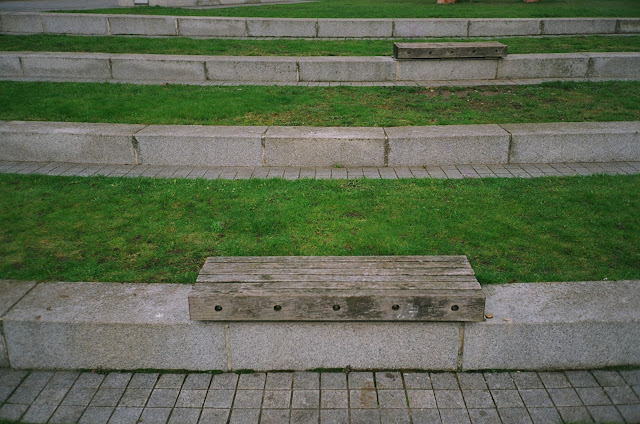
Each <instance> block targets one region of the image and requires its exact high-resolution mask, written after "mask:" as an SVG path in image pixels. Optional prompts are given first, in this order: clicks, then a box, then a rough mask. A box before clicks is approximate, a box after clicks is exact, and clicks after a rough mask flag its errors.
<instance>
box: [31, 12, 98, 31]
mask: <svg viewBox="0 0 640 424" xmlns="http://www.w3.org/2000/svg"><path fill="white" fill-rule="evenodd" d="M41 19H42V32H45V33H51V34H74V35H107V34H109V26H108V24H107V18H106V15H91V16H89V17H85V16H82V15H76V14H70V13H52V14H43V15H41Z"/></svg>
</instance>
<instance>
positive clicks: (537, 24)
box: [0, 12, 640, 38]
mask: <svg viewBox="0 0 640 424" xmlns="http://www.w3.org/2000/svg"><path fill="white" fill-rule="evenodd" d="M41 16H46V17H47V25H43V24H42V19H41ZM29 19H31V20H33V21H34V23H31V22H30V21H29ZM112 19H113V20H114V21H117V24H116V25H114V26H113V28H114V29H112V25H111V20H112ZM234 19H239V20H241V21H244V22H248V21H247V20H248V19H249V18H234ZM57 20H58V21H60V22H56V21H57ZM71 20H73V22H74V25H72V26H69V27H68V28H69V32H68V33H69V34H84V35H116V34H134V35H143V36H157V35H163V36H200V37H206V36H211V37H261V36H274V37H312V38H326V37H331V38H333V37H347V38H349V37H355V38H367V37H403V38H406V37H442V36H447V37H469V36H479V35H482V36H504V35H523V36H536V35H552V34H563V35H568V34H617V33H620V34H636V33H640V19H637V18H539V19H351V20H340V19H330V18H322V19H312V20H309V19H296V18H288V19H287V18H285V19H283V18H251V19H250V20H251V22H252V25H253V26H254V27H255V25H258V26H259V27H260V28H262V29H264V30H265V31H263V30H259V31H257V32H254V31H251V30H248V29H247V28H242V26H238V25H233V24H232V25H230V22H231V21H232V19H231V18H224V17H220V18H218V17H210V18H209V17H204V18H198V21H200V22H201V23H202V25H200V27H199V29H198V30H196V31H195V32H194V28H193V26H191V25H189V26H188V28H185V31H184V32H182V31H181V28H180V23H181V21H183V20H184V21H185V22H186V21H187V20H190V21H192V20H193V18H192V17H181V16H155V15H117V14H112V15H103V14H67V13H65V14H53V13H34V12H3V13H0V32H2V33H25V34H28V33H42V32H44V33H46V32H47V27H51V28H56V29H55V32H56V33H65V31H64V24H65V23H67V22H70V21H71ZM127 20H129V21H131V22H135V25H133V26H132V27H131V28H130V29H127V27H126V25H125V27H123V26H122V23H123V22H125V21H127ZM83 21H86V22H83ZM101 21H103V22H101ZM304 21H307V22H309V21H314V22H315V25H310V24H311V22H309V24H306V23H303V22H304ZM18 22H25V23H28V24H27V25H28V27H26V28H24V27H23V28H18V27H16V24H17V23H18ZM205 22H206V23H205ZM244 22H243V26H244ZM287 23H290V25H289V24H287ZM345 23H346V24H345ZM314 26H315V31H314V28H313V27H314ZM207 27H209V28H210V32H208V30H207ZM247 27H248V25H247ZM288 27H290V28H291V31H289V30H288V29H287V28H288ZM323 28H329V29H330V31H328V30H323ZM476 28H478V29H476ZM105 29H106V30H105Z"/></svg>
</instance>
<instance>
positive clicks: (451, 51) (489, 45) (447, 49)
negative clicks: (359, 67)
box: [393, 41, 507, 59]
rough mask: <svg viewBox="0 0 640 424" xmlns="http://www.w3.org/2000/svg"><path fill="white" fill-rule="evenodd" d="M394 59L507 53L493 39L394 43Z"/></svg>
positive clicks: (472, 56) (490, 56)
mask: <svg viewBox="0 0 640 424" xmlns="http://www.w3.org/2000/svg"><path fill="white" fill-rule="evenodd" d="M393 55H394V57H395V58H396V59H454V58H460V59H468V58H484V59H489V58H491V59H494V58H499V57H505V56H506V55H507V46H505V45H504V44H502V43H498V42H495V41H481V42H476V43H394V44H393Z"/></svg>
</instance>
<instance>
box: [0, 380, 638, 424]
mask: <svg viewBox="0 0 640 424" xmlns="http://www.w3.org/2000/svg"><path fill="white" fill-rule="evenodd" d="M2 419H6V420H10V421H11V420H13V421H17V422H24V423H64V424H70V423H96V424H97V423H117V424H123V423H132V424H133V423H154V424H155V423H170V424H173V423H181V424H184V423H194V424H195V423H203V424H204V423H215V424H218V423H232V424H250V423H255V424H258V423H264V424H266V423H277V424H282V423H289V422H290V423H295V424H304V423H327V424H328V423H345V424H348V423H351V424H357V423H365V424H371V423H378V424H387V423H389V424H390V423H414V424H418V423H441V424H446V423H455V424H463V423H470V424H471V423H473V424H476V423H505V424H506V423H518V424H520V423H536V424H537V423H544V424H549V423H562V422H571V423H578V422H579V423H586V422H596V423H605V422H606V423H627V424H629V423H636V424H637V423H640V369H636V370H621V371H610V370H607V371H603V370H593V371H564V372H562V371H557V372H498V373H482V372H473V373H447V372H444V373H429V372H417V371H415V372H400V371H376V372H372V371H352V372H349V373H345V372H335V373H334V372H324V373H318V372H269V373H253V374H235V373H222V374H210V373H176V372H167V373H158V372H147V373H135V372H108V373H93V372H76V371H23V370H13V369H7V368H0V420H2Z"/></svg>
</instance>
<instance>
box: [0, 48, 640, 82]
mask: <svg viewBox="0 0 640 424" xmlns="http://www.w3.org/2000/svg"><path fill="white" fill-rule="evenodd" d="M571 78H573V79H585V78H586V79H590V78H593V79H602V78H605V79H633V80H639V79H640V52H635V53H634V52H631V53H549V54H514V55H510V56H507V57H505V58H499V59H498V58H495V59H438V60H395V59H393V58H391V57H383V56H361V57H360V56H345V57H339V56H338V57H334V56H317V57H294V56H182V55H152V54H111V53H57V52H42V53H41V52H0V79H9V80H10V79H27V80H36V81H37V80H40V79H59V80H63V81H101V82H102V81H111V82H127V83H141V84H144V83H163V82H170V83H178V84H179V83H184V84H201V83H213V84H217V83H228V82H232V83H241V82H251V83H270V84H271V83H294V84H295V83H305V82H311V83H326V82H341V83H345V84H349V83H361V82H368V83H371V82H376V83H388V82H422V81H434V82H438V81H477V80H483V81H487V83H491V81H503V80H528V79H531V80H534V81H535V80H536V79H571Z"/></svg>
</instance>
